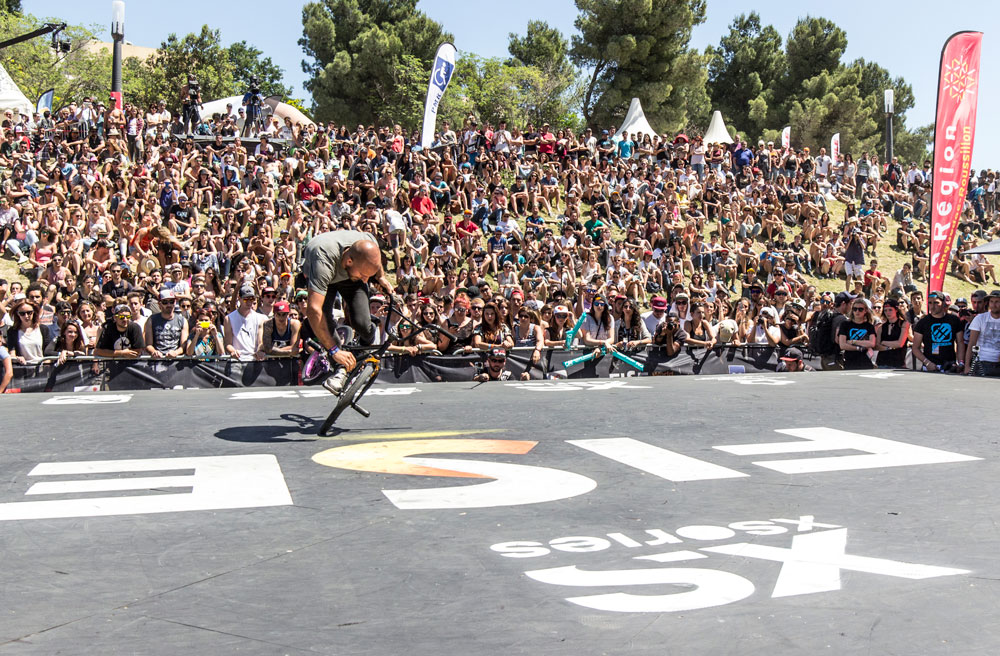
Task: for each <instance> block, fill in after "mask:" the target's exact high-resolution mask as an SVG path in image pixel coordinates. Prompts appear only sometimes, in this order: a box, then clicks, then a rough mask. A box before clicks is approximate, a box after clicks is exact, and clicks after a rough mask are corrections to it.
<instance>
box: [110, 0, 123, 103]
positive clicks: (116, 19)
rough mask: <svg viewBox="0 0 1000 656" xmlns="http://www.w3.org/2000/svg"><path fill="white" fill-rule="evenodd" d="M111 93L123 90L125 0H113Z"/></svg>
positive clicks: (119, 92) (119, 93)
mask: <svg viewBox="0 0 1000 656" xmlns="http://www.w3.org/2000/svg"><path fill="white" fill-rule="evenodd" d="M111 38H112V39H113V40H114V51H113V52H112V54H111V93H116V94H118V97H120V96H121V91H122V41H123V40H124V39H125V0H111Z"/></svg>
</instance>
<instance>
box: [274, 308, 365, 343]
mask: <svg viewBox="0 0 1000 656" xmlns="http://www.w3.org/2000/svg"><path fill="white" fill-rule="evenodd" d="M371 304H374V303H371ZM371 304H370V305H371ZM290 312H291V307H290V306H289V305H288V301H278V302H277V303H275V304H274V317H273V318H271V319H270V320H268V321H266V322H264V333H263V337H262V347H261V354H260V355H261V356H267V355H297V354H298V352H299V329H300V328H301V324H299V322H298V320H297V319H291V318H289V313H290ZM373 315H374V313H373Z"/></svg>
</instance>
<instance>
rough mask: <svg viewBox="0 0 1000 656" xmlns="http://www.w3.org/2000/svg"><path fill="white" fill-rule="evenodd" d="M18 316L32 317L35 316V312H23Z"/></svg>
mask: <svg viewBox="0 0 1000 656" xmlns="http://www.w3.org/2000/svg"><path fill="white" fill-rule="evenodd" d="M17 314H18V316H22V317H30V316H32V315H33V314H35V311H34V310H27V311H24V310H21V311H19V312H18V313H17Z"/></svg>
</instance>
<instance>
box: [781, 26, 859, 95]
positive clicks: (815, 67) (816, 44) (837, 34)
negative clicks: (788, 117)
mask: <svg viewBox="0 0 1000 656" xmlns="http://www.w3.org/2000/svg"><path fill="white" fill-rule="evenodd" d="M846 49H847V33H846V32H844V30H842V29H840V28H839V27H837V25H836V23H834V22H833V21H831V20H828V19H826V18H813V17H811V16H806V17H805V18H801V19H799V21H798V22H797V23H796V24H795V27H794V28H792V33H791V34H789V35H788V41H787V43H786V44H785V63H786V67H785V75H784V78H783V79H782V80H781V83H780V84H778V85H777V91H778V93H777V94H776V95H777V97H776V101H777V103H778V104H779V105H785V104H786V103H789V102H791V101H792V100H793V99H795V98H796V97H798V96H799V94H800V92H801V88H802V84H803V83H804V82H805V81H806V80H810V79H812V78H814V77H816V76H817V75H819V74H820V73H822V72H823V71H830V72H833V71H836V70H837V68H839V67H840V57H841V56H842V55H843V54H844V51H845V50H846Z"/></svg>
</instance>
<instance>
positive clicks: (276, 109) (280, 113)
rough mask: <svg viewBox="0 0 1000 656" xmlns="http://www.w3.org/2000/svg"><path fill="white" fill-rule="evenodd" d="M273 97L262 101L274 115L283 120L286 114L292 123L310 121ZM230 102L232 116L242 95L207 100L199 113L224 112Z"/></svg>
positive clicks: (293, 108)
mask: <svg viewBox="0 0 1000 656" xmlns="http://www.w3.org/2000/svg"><path fill="white" fill-rule="evenodd" d="M275 98H277V96H275V97H274V98H265V99H264V103H265V104H266V105H268V106H269V107H271V110H272V112H273V114H274V116H275V117H277V118H278V119H281V120H284V118H285V117H286V116H287V117H288V118H290V119H292V123H302V124H303V125H308V124H310V123H312V121H310V120H309V118H308V117H307V116H306V115H305V114H303V113H302V112H300V111H299V110H298V109H296V108H295V107H292V106H291V105H289V104H287V103H283V102H277V101H276V100H275ZM229 103H232V105H233V116H236V115H237V114H238V113H239V110H240V107H242V106H243V96H229V97H228V98H219V99H218V100H213V101H211V102H207V103H205V104H204V105H203V106H202V109H201V115H202V116H205V117H211V116H212V114H225V113H226V105H227V104H229Z"/></svg>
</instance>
